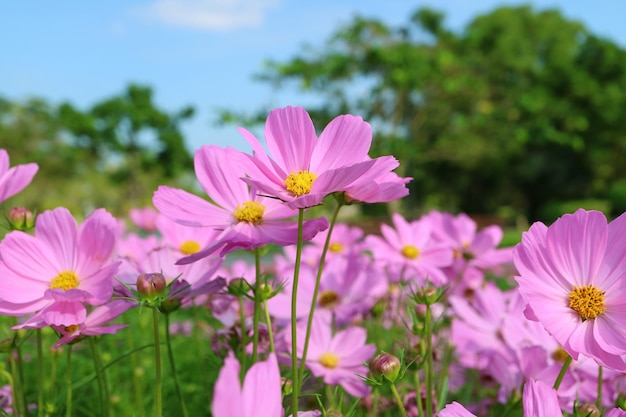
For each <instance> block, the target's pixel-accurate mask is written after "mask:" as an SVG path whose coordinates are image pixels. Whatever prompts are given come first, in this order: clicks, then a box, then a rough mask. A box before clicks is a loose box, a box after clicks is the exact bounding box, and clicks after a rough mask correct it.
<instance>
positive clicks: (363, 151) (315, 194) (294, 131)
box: [239, 107, 404, 208]
mask: <svg viewBox="0 0 626 417" xmlns="http://www.w3.org/2000/svg"><path fill="white" fill-rule="evenodd" d="M239 131H240V132H241V134H242V135H243V136H244V138H245V139H246V141H248V143H249V144H250V146H252V150H253V156H249V158H250V161H251V162H252V164H251V166H250V167H248V174H249V178H246V179H245V181H246V182H247V183H248V184H250V185H251V186H253V187H255V188H256V189H258V191H259V193H261V194H265V195H269V196H272V197H275V198H278V199H280V200H282V201H286V202H287V203H288V205H289V206H290V207H293V208H306V207H311V206H315V205H318V204H320V203H321V202H322V200H323V199H324V197H326V196H327V195H330V194H332V193H335V192H344V191H348V190H352V191H353V194H354V196H356V197H355V198H356V199H359V198H361V197H363V196H366V197H367V199H368V200H370V199H371V200H372V201H374V200H376V201H385V200H384V199H383V200H380V198H386V197H385V193H384V192H382V191H381V190H380V189H379V188H380V187H378V188H377V189H376V190H374V191H365V190H361V189H362V187H363V186H364V184H365V183H367V182H371V181H373V180H374V178H379V177H381V173H382V172H389V171H391V170H392V169H394V168H396V167H397V166H398V162H397V161H396V159H395V158H393V157H391V156H385V157H380V158H376V159H371V158H370V157H369V156H368V152H369V150H370V146H371V143H372V130H371V127H370V125H369V123H367V122H364V121H363V119H361V118H360V117H358V116H352V115H343V116H338V117H336V118H335V119H333V120H332V121H331V122H330V123H329V124H328V126H326V128H325V129H324V131H323V132H322V133H321V135H320V137H319V138H318V137H317V135H316V133H315V127H314V126H313V122H312V121H311V118H310V116H309V114H308V113H307V112H306V111H305V110H304V109H303V108H301V107H285V108H281V109H274V110H272V111H271V112H270V114H269V115H268V117H267V121H266V123H265V141H266V144H267V148H268V150H269V153H270V154H271V155H272V157H273V159H270V157H269V156H267V154H266V153H265V150H264V149H263V146H262V145H261V143H260V142H259V141H258V140H257V139H256V138H255V137H254V135H252V133H250V132H248V131H247V130H245V129H243V128H239ZM363 176H367V178H366V179H364V180H362V181H363V182H357V181H358V180H359V179H360V178H362V177H363ZM391 180H392V177H385V183H386V182H388V181H391ZM399 182H402V180H400V181H399ZM378 185H379V186H380V184H378ZM402 185H404V183H402ZM350 187H352V188H350ZM360 193H361V194H362V196H361V195H360ZM392 194H394V195H399V193H398V192H397V191H394V192H393V193H392ZM400 194H401V193H400ZM363 198H365V197H363Z"/></svg>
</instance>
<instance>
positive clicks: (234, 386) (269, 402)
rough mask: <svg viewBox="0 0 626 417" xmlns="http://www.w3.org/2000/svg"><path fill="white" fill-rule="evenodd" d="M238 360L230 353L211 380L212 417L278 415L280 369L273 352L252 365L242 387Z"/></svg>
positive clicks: (267, 416) (274, 416) (264, 416)
mask: <svg viewBox="0 0 626 417" xmlns="http://www.w3.org/2000/svg"><path fill="white" fill-rule="evenodd" d="M239 370H240V366H239V362H238V361H237V359H235V356H234V355H233V353H232V352H230V354H229V355H228V357H227V358H226V360H225V361H224V366H223V367H222V369H221V370H220V373H219V375H218V377H217V381H216V382H215V389H214V391H213V402H212V404H211V410H212V411H213V416H215V417H259V416H263V417H282V416H283V407H282V390H281V381H280V370H279V369H278V362H277V360H276V356H275V355H274V354H270V355H269V357H268V358H267V360H266V361H264V362H257V363H256V364H254V365H252V367H251V368H250V369H249V370H248V373H247V374H246V377H245V380H244V382H243V386H242V385H241V383H240V382H239Z"/></svg>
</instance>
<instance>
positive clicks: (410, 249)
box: [402, 245, 420, 259]
mask: <svg viewBox="0 0 626 417" xmlns="http://www.w3.org/2000/svg"><path fill="white" fill-rule="evenodd" d="M419 255H420V250H419V249H417V248H416V247H415V246H413V245H406V246H404V247H403V248H402V256H404V257H405V258H408V259H415V258H417V257H418V256H419Z"/></svg>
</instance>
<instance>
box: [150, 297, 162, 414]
mask: <svg viewBox="0 0 626 417" xmlns="http://www.w3.org/2000/svg"><path fill="white" fill-rule="evenodd" d="M152 327H153V330H154V367H155V373H156V375H155V381H154V415H155V416H156V417H161V416H162V415H163V406H162V404H161V401H162V398H161V391H162V390H161V385H162V383H163V380H162V377H161V341H160V338H159V310H158V309H157V308H156V307H153V308H152Z"/></svg>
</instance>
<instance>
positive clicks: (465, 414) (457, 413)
mask: <svg viewBox="0 0 626 417" xmlns="http://www.w3.org/2000/svg"><path fill="white" fill-rule="evenodd" d="M437 417H476V416H475V415H474V414H472V413H470V412H469V411H467V409H466V408H465V407H463V406H462V405H461V404H459V403H457V402H456V401H454V402H453V403H451V404H448V405H446V406H445V407H444V408H443V410H441V411H440V412H439V413H437Z"/></svg>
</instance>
